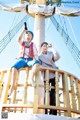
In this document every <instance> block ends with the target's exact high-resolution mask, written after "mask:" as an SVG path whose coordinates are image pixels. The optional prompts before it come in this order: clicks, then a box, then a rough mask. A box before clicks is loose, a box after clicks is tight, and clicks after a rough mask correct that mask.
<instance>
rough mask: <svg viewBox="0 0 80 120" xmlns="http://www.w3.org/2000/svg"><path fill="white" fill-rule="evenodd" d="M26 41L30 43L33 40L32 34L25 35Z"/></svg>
mask: <svg viewBox="0 0 80 120" xmlns="http://www.w3.org/2000/svg"><path fill="white" fill-rule="evenodd" d="M25 40H26V41H27V42H29V41H31V40H32V34H31V33H30V32H27V33H26V34H25Z"/></svg>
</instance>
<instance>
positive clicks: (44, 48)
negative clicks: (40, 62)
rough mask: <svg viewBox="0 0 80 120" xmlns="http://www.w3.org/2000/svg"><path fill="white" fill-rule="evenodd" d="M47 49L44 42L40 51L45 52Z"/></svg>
mask: <svg viewBox="0 0 80 120" xmlns="http://www.w3.org/2000/svg"><path fill="white" fill-rule="evenodd" d="M47 49H48V47H47V44H44V45H43V46H42V47H41V50H42V53H44V54H46V52H47Z"/></svg>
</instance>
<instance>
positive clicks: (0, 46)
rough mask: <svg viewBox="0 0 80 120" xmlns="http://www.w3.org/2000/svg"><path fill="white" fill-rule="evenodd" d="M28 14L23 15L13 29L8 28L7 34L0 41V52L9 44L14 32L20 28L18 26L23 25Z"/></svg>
mask: <svg viewBox="0 0 80 120" xmlns="http://www.w3.org/2000/svg"><path fill="white" fill-rule="evenodd" d="M28 18H29V16H28V15H27V16H25V17H24V18H23V19H22V20H21V21H20V22H19V23H18V24H17V25H16V26H15V27H14V28H13V29H11V30H9V32H8V33H7V35H5V37H4V38H3V39H2V40H1V41H0V53H1V52H2V51H3V50H4V49H5V47H6V46H7V45H8V44H9V42H10V41H11V40H12V38H13V37H14V36H15V35H16V33H17V32H18V31H19V30H20V28H21V27H22V26H23V25H24V24H23V23H24V22H25V21H27V20H28Z"/></svg>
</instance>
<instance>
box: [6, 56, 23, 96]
mask: <svg viewBox="0 0 80 120" xmlns="http://www.w3.org/2000/svg"><path fill="white" fill-rule="evenodd" d="M24 66H25V60H24V59H23V58H21V59H20V60H19V61H17V62H16V63H15V64H14V65H13V66H12V67H11V69H12V79H11V86H10V90H9V93H8V95H9V96H10V95H11V94H12V92H13V90H14V87H15V81H16V77H17V75H18V70H19V69H20V68H23V67H24Z"/></svg>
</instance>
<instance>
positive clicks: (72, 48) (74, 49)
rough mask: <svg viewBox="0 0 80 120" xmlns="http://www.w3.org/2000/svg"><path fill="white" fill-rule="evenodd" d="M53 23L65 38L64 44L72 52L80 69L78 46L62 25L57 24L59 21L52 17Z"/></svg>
mask: <svg viewBox="0 0 80 120" xmlns="http://www.w3.org/2000/svg"><path fill="white" fill-rule="evenodd" d="M50 19H51V21H52V23H53V24H54V26H55V27H56V29H57V31H58V32H59V33H60V34H61V36H62V37H63V38H64V42H65V44H66V46H67V47H68V49H69V51H70V52H71V54H72V56H73V58H74V59H75V60H76V63H77V65H78V66H79V67H80V50H79V49H78V48H77V47H76V45H75V44H74V43H73V41H72V40H71V38H70V37H69V35H68V34H67V33H66V32H65V30H64V29H63V28H62V27H61V26H60V24H59V23H58V22H57V20H56V19H55V18H54V17H53V16H52V17H50Z"/></svg>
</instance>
